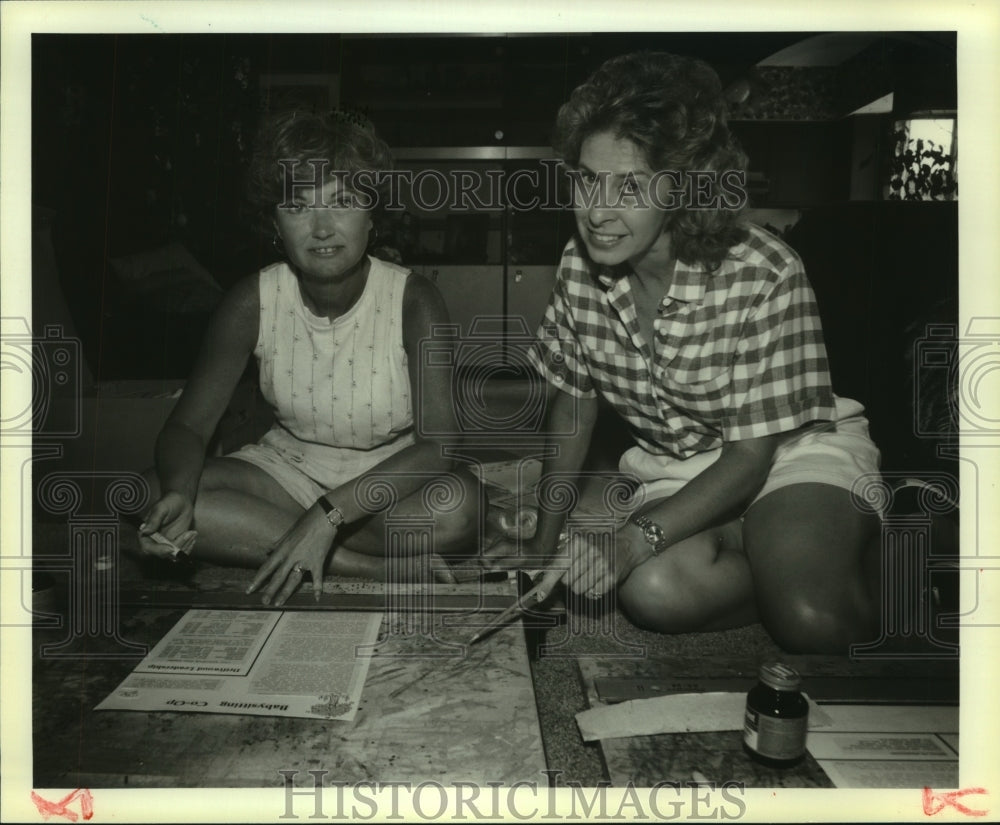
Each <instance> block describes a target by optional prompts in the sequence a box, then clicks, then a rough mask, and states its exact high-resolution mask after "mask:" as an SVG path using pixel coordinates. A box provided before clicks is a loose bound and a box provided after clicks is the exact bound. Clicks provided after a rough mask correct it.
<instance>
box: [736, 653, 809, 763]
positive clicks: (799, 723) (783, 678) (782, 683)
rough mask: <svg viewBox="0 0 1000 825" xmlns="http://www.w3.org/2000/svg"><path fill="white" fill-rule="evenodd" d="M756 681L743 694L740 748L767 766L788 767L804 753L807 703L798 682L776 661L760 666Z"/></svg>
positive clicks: (790, 671) (797, 676) (794, 675)
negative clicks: (744, 704) (747, 691)
mask: <svg viewBox="0 0 1000 825" xmlns="http://www.w3.org/2000/svg"><path fill="white" fill-rule="evenodd" d="M758 678H759V681H758V682H757V684H756V685H755V686H754V687H753V688H751V689H750V692H749V693H747V705H746V715H745V716H744V719H743V749H744V750H745V751H746V752H747V753H748V754H749V755H750V756H751V757H752V758H753V759H755V760H757V761H758V762H760V763H762V764H764V765H767V766H769V767H772V768H787V767H791V766H792V765H794V764H796V763H797V762H799V761H801V759H802V757H803V756H804V755H805V752H806V731H807V729H808V727H809V703H808V702H806V699H805V697H804V696H803V695H802V693H801V692H800V691H799V686H800V684H801V683H802V680H801V678H800V677H799V674H798V673H797V672H796V671H795V670H793V669H792V668H790V667H788V665H783V664H780V663H779V662H770V663H768V664H765V665H761V668H760V673H759V676H758Z"/></svg>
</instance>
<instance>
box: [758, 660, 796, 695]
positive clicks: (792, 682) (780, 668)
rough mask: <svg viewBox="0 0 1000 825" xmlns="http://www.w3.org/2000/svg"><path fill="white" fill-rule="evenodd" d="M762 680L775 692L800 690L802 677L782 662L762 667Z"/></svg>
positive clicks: (770, 663)
mask: <svg viewBox="0 0 1000 825" xmlns="http://www.w3.org/2000/svg"><path fill="white" fill-rule="evenodd" d="M760 680H761V681H762V682H763V683H764V684H765V685H767V686H768V687H772V688H774V689H775V690H798V687H799V685H801V684H802V677H801V676H799V673H798V671H797V670H795V669H794V668H790V667H789V666H788V665H783V664H781V662H768V663H767V664H763V665H761V666H760Z"/></svg>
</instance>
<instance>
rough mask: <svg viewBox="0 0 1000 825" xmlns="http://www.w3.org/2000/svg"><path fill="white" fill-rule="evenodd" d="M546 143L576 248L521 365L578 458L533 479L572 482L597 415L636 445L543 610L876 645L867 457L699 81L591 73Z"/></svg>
mask: <svg viewBox="0 0 1000 825" xmlns="http://www.w3.org/2000/svg"><path fill="white" fill-rule="evenodd" d="M555 144H556V146H557V148H558V149H559V150H560V152H561V153H562V155H563V158H564V160H565V161H566V164H567V165H568V166H569V168H570V171H571V175H572V177H573V180H574V201H573V209H574V213H575V218H576V235H575V237H574V238H573V239H572V240H571V241H570V242H569V244H568V245H567V246H566V249H565V251H564V253H563V257H562V261H561V263H560V267H559V272H558V276H557V281H556V286H555V289H554V292H553V294H552V297H551V300H550V302H549V306H548V308H547V310H546V314H545V319H544V321H543V325H542V331H541V332H540V338H541V344H540V345H539V348H538V350H537V351H536V353H535V357H534V361H535V364H536V366H537V368H538V370H539V371H540V373H541V374H542V375H543V376H544V377H545V379H546V380H547V382H548V383H549V385H550V387H551V388H553V391H552V392H551V393H550V397H551V400H550V408H549V410H550V413H549V415H550V419H549V420H550V432H553V433H555V432H567V431H574V432H575V437H574V438H572V439H565V440H562V441H560V442H559V450H558V454H557V455H556V456H555V457H553V458H550V459H547V461H546V464H545V468H544V471H543V473H544V474H545V475H547V474H549V473H557V474H561V475H562V476H563V477H564V478H565V474H567V473H569V474H570V475H572V474H574V473H577V472H578V471H579V470H580V468H581V466H582V463H583V460H584V457H585V455H586V452H587V449H588V444H589V442H590V436H591V434H592V431H593V427H594V422H595V419H596V414H597V404H598V401H597V398H598V396H601V397H603V398H604V399H605V400H606V401H607V402H609V403H610V405H611V406H612V407H613V408H614V409H615V410H616V411H617V412H618V413H619V414H620V415H621V416H622V417H623V418H624V419H625V421H626V423H627V424H628V426H629V429H630V431H631V434H632V436H633V438H634V441H635V446H633V447H631V448H630V449H628V450H627V451H626V452H625V453H624V455H622V457H621V460H620V470H621V471H622V472H623V473H625V474H628V476H630V477H631V478H633V479H635V480H636V481H637V482H638V489H637V491H636V494H635V496H634V498H633V500H632V502H631V506H630V508H626V512H631V515H630V516H629V517H628V520H627V521H625V522H623V523H619V525H618V528H617V530H616V532H615V535H614V538H615V541H614V542H613V543H611V544H610V545H608V544H605V545H604V546H603V547H602V546H599V545H600V542H597V541H582V540H581V541H574V542H572V543H571V544H572V546H570V547H568V549H567V550H566V554H567V556H568V560H569V563H568V565H567V563H566V558H560V559H557V560H555V561H554V562H553V563H552V565H551V569H550V571H549V572H548V573H547V584H546V586H545V587H544V588H543V592H547V590H548V589H549V588H551V587H552V586H554V585H555V583H556V582H557V581H558V580H559V579H560V578H563V579H565V580H566V582H567V583H568V584H569V586H570V587H571V588H572V589H573V590H574V591H575V592H577V593H579V594H581V595H584V596H587V597H589V598H592V599H599V598H601V597H602V596H603V595H604V594H605V593H608V592H614V593H615V594H616V596H617V599H618V603H619V604H620V605H621V607H622V608H623V609H624V611H625V612H626V613H627V615H628V616H629V617H630V618H631V619H632V620H633V621H634V622H636V623H637V624H639V625H641V626H644V627H647V628H650V629H654V630H658V631H662V632H665V633H679V632H687V631H703V630H719V629H724V628H729V627H735V626H739V625H743V624H747V623H750V622H753V621H756V620H760V621H762V622H763V624H764V626H765V627H766V628H767V630H768V631H769V632H770V633H771V634H772V636H773V637H774V638H775V640H776V641H777V642H778V643H779V644H781V645H782V646H783V647H785V648H786V649H788V650H792V651H802V652H805V651H812V652H821V651H822V652H826V651H837V652H842V651H844V650H846V648H847V647H848V645H849V644H851V643H853V642H862V641H866V640H869V639H872V638H874V634H875V629H876V621H877V618H878V602H877V594H878V592H879V587H880V581H879V569H878V559H879V546H878V536H879V532H880V530H879V516H878V514H877V513H874V512H872V511H871V510H870V509H865V508H863V507H862V506H860V505H859V504H857V503H856V502H855V499H854V497H853V496H852V492H851V490H852V485H854V483H855V481H856V480H857V479H858V478H859V477H861V476H862V475H864V474H866V473H871V474H876V473H877V472H878V463H879V451H878V449H877V448H876V447H875V445H874V444H873V443H872V442H871V440H870V439H869V437H868V424H867V420H866V419H865V417H864V415H863V410H862V407H861V405H860V404H858V403H857V402H854V401H850V400H847V399H842V398H838V397H837V396H835V395H834V393H833V391H832V388H831V386H830V375H829V370H828V366H827V358H826V351H825V348H824V343H823V336H822V330H821V328H820V321H819V314H818V311H817V308H816V303H815V299H814V296H813V292H812V289H811V287H810V285H809V282H808V281H807V279H806V275H805V272H804V271H803V267H802V263H801V261H800V259H799V258H798V256H797V255H796V254H795V253H794V252H793V251H792V250H791V249H790V248H789V247H787V246H786V245H785V244H784V243H783V242H782V241H780V240H779V239H778V238H776V237H774V236H773V235H771V234H769V233H767V232H766V231H764V230H763V229H761V228H760V227H757V226H754V225H752V224H749V223H746V222H744V220H743V219H742V217H741V214H740V207H741V206H742V205H743V204H742V202H743V201H744V200H745V198H744V197H742V195H741V193H740V192H739V191H738V190H739V187H738V186H737V185H736V184H737V182H739V181H741V180H742V173H743V171H744V169H745V158H744V156H743V154H742V152H741V151H740V149H739V148H738V146H737V145H736V142H735V141H734V139H733V137H732V136H731V134H730V132H729V129H728V126H727V122H726V104H725V100H724V97H723V94H722V89H721V85H720V82H719V79H718V76H717V75H716V73H715V72H714V71H713V70H712V69H711V68H710V67H709V66H707V65H706V64H704V63H702V62H700V61H698V60H694V59H690V58H686V57H678V56H674V55H669V54H660V53H639V54H630V55H625V56H622V57H617V58H614V59H612V60H609V61H607V62H606V63H605V64H604V65H603V66H601V67H600V68H599V69H598V70H597V72H596V73H595V74H594V75H593V76H592V77H591V78H590V79H589V80H588V81H587V82H586V83H584V84H583V85H582V86H580V87H578V88H577V89H576V90H575V91H574V92H573V93H572V96H571V97H570V100H569V102H567V103H566V104H565V105H563V107H562V108H561V109H560V111H559V116H558V121H557V126H556V140H555ZM544 483H545V482H544V475H543V485H544ZM543 492H544V491H543ZM562 522H563V518H562V516H560V515H558V514H556V513H554V512H551V513H547V512H544V509H543V512H542V513H541V514H540V518H539V526H538V530H537V533H536V535H535V537H534V539H533V540H532V543H531V546H529V547H528V548H527V549H526V552H527V554H529V555H532V556H535V557H551V556H553V554H555V553H556V552H557V551H556V548H557V544H558V539H559V535H560V531H561V529H562ZM609 546H611V547H613V551H612V552H609V551H608V547H609ZM522 550H524V548H522ZM493 552H494V553H495V554H497V555H498V556H503V555H511V554H512V553H513V548H512V547H510V546H506V547H505V546H503V545H501V546H499V547H498V548H496V549H495V550H494V551H493ZM567 567H568V569H567Z"/></svg>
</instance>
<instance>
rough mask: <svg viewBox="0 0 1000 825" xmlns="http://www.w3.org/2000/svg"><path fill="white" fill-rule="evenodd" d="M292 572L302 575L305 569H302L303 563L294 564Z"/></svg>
mask: <svg viewBox="0 0 1000 825" xmlns="http://www.w3.org/2000/svg"><path fill="white" fill-rule="evenodd" d="M292 572H293V573H298V574H299V575H300V576H301V575H302V574H303V573H304V572H305V571H304V570H303V569H302V565H301V564H296V565H294V566H293V567H292Z"/></svg>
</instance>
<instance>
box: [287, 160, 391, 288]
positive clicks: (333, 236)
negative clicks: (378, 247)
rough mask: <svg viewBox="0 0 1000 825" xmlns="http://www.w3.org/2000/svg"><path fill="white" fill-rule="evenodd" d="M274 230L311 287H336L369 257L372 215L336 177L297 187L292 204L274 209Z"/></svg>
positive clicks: (355, 195)
mask: <svg viewBox="0 0 1000 825" xmlns="http://www.w3.org/2000/svg"><path fill="white" fill-rule="evenodd" d="M274 228H275V230H276V231H277V232H278V234H279V235H280V236H281V239H282V242H283V243H284V247H285V252H286V254H287V255H288V259H289V261H290V262H291V263H292V264H293V266H294V267H295V268H296V269H297V270H298V272H299V277H300V278H301V279H302V282H303V285H304V286H306V287H307V288H313V289H315V288H324V287H335V286H337V285H338V284H340V283H342V282H344V281H345V280H347V279H348V278H349V277H350V276H351V275H352V274H353V273H354V272H355V271H357V267H358V264H359V263H361V262H363V261H364V260H365V250H366V249H367V247H368V233H369V231H370V230H371V228H372V219H371V213H370V212H368V211H367V210H365V209H362V208H361V207H360V206H359V200H358V196H357V194H356V193H354V192H352V191H351V190H350V189H347V188H345V187H343V186H342V185H341V182H340V181H338V180H336V179H330V180H327V181H326V182H325V183H324V184H323V185H322V187H321V188H319V189H315V188H311V187H296V191H295V196H294V198H293V199H292V203H291V204H290V205H289V206H284V205H282V206H279V207H278V208H277V209H275V217H274Z"/></svg>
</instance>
